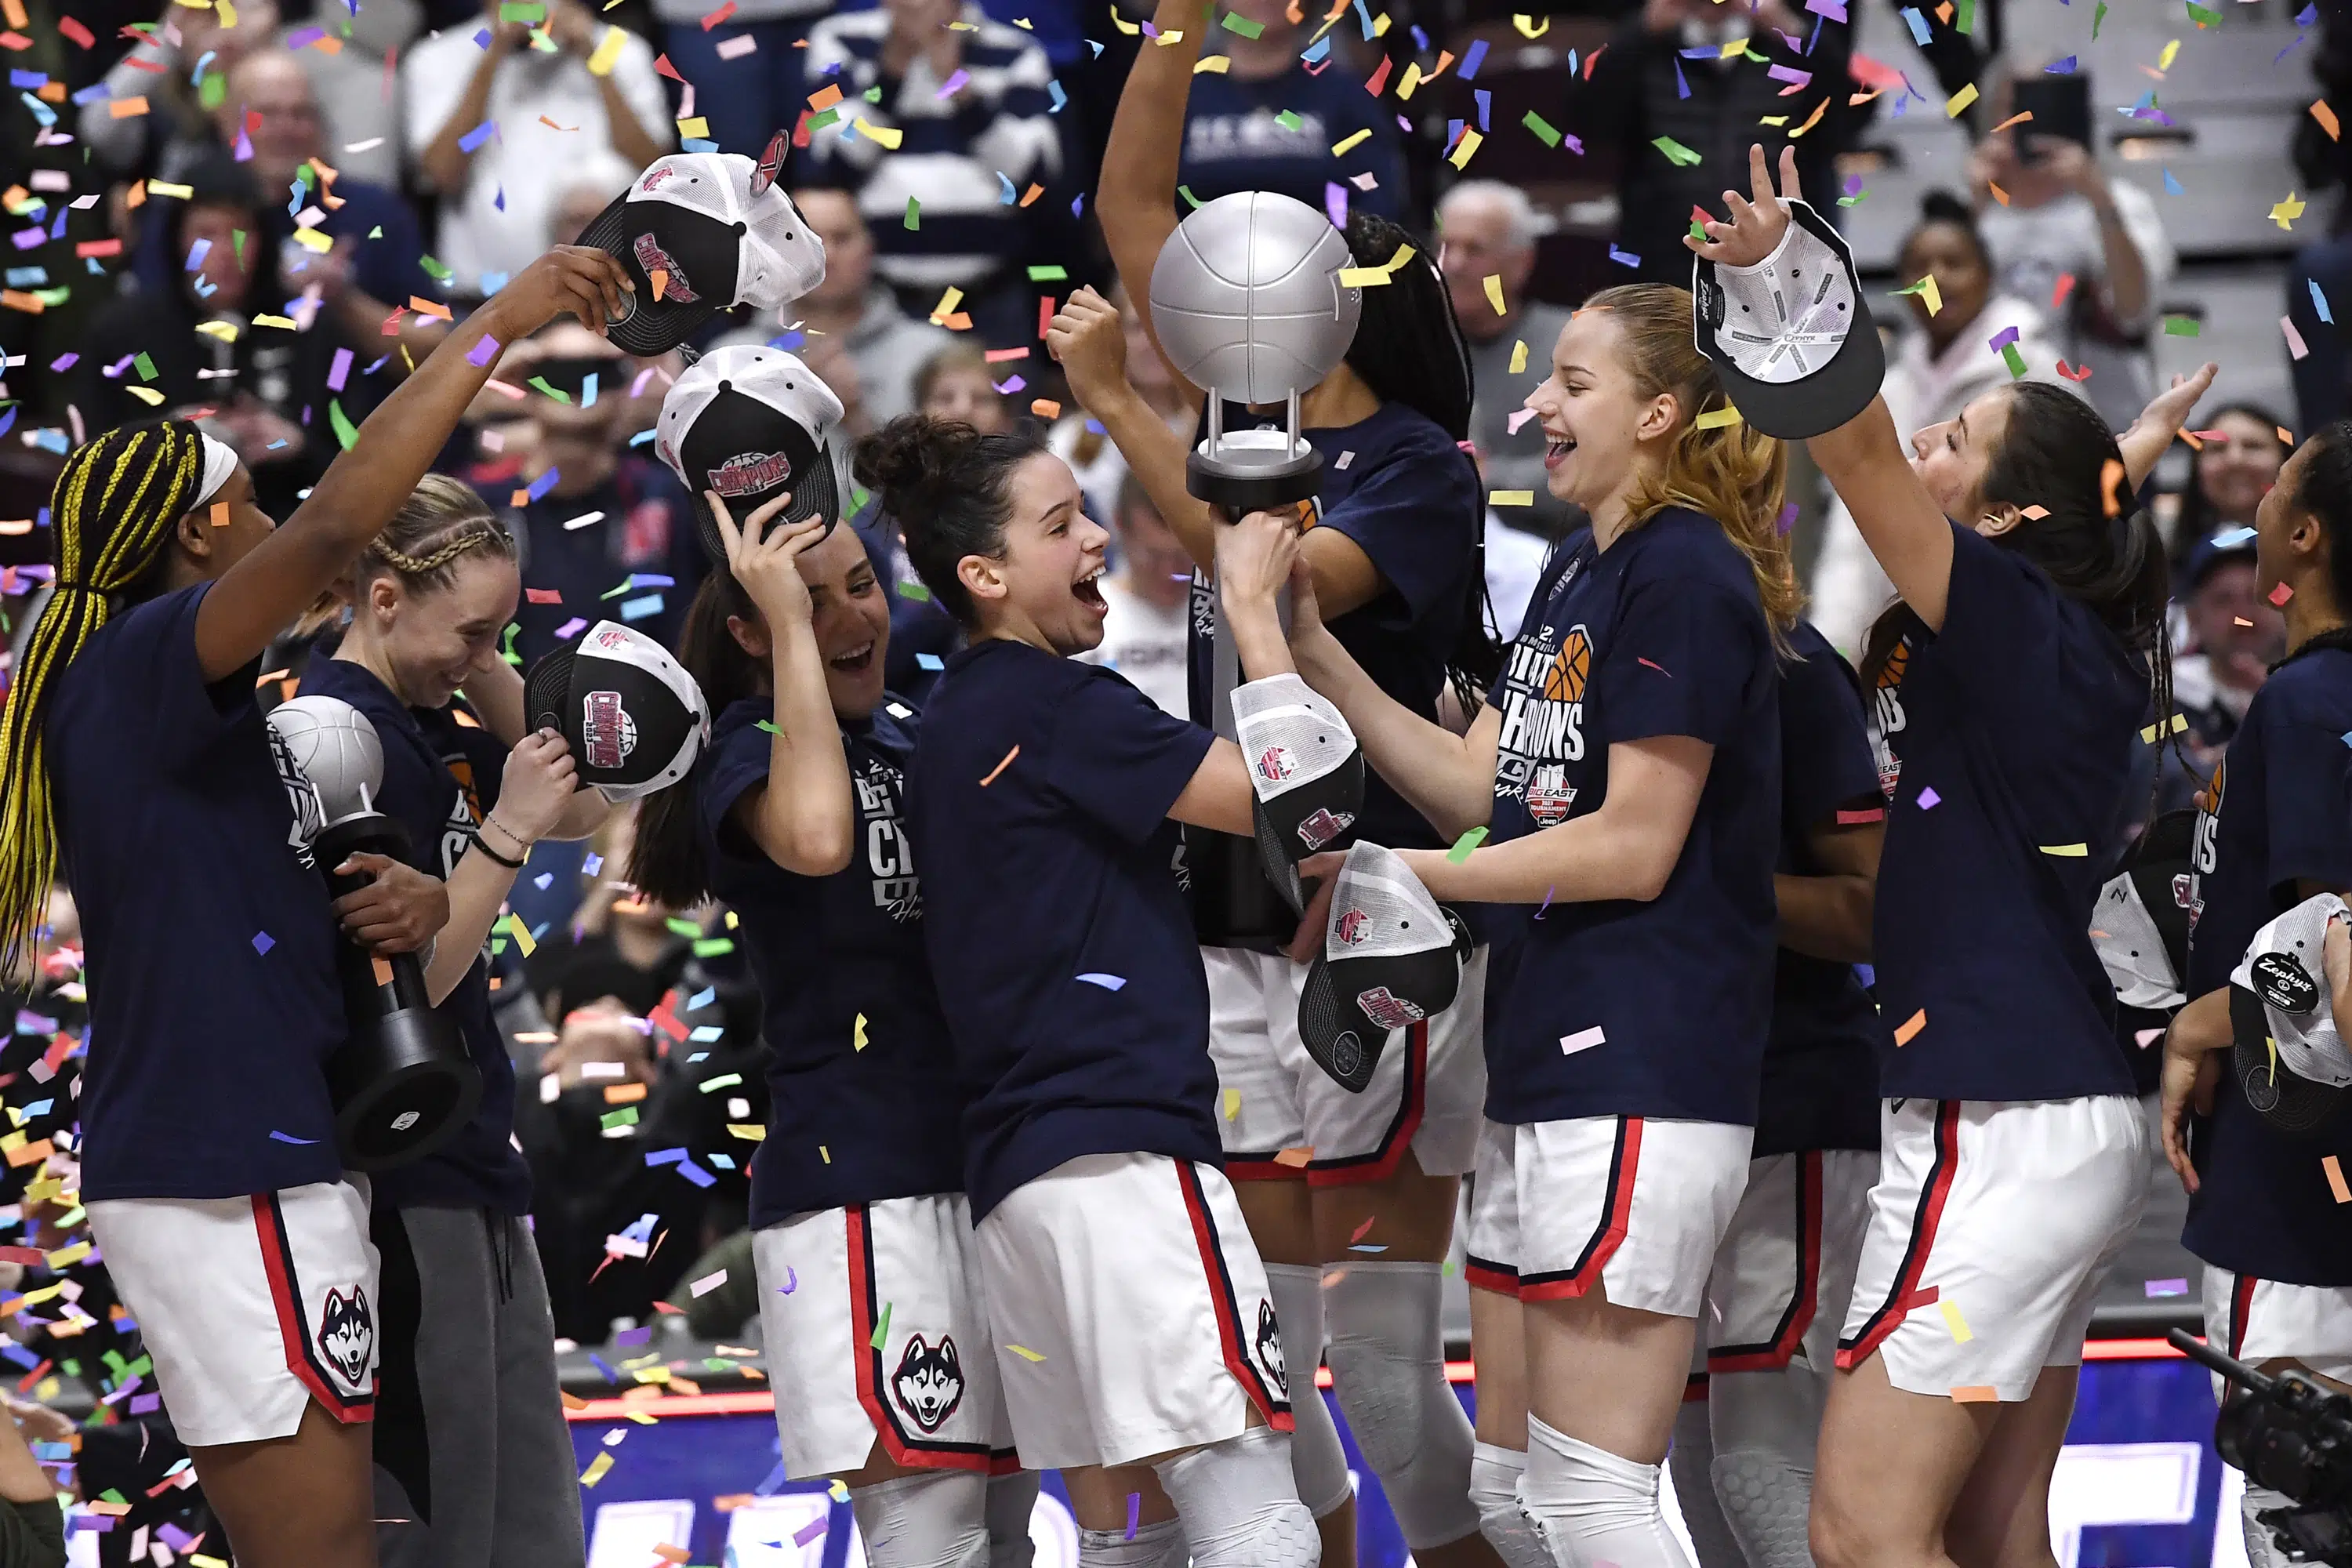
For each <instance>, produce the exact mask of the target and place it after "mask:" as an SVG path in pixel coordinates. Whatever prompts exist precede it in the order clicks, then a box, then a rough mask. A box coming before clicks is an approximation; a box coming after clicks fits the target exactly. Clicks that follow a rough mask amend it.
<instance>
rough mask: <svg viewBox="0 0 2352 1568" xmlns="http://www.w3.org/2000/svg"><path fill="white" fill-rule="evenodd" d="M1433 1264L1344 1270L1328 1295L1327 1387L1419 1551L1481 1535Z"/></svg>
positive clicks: (1465, 1423)
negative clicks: (1448, 1377)
mask: <svg viewBox="0 0 2352 1568" xmlns="http://www.w3.org/2000/svg"><path fill="white" fill-rule="evenodd" d="M1443 1288H1444V1281H1443V1279H1441V1278H1440V1276H1439V1271H1438V1266H1437V1265H1436V1264H1434V1263H1350V1264H1349V1265H1348V1266H1347V1267H1346V1268H1345V1269H1344V1270H1342V1271H1340V1272H1339V1273H1338V1274H1336V1275H1334V1277H1333V1281H1332V1284H1331V1286H1330V1288H1329V1289H1328V1290H1326V1291H1325V1292H1324V1295H1325V1302H1326V1304H1325V1310H1326V1311H1327V1312H1328V1314H1329V1317H1330V1321H1331V1384H1332V1387H1333V1389H1334V1391H1335V1392H1337V1393H1338V1394H1339V1408H1340V1409H1341V1410H1343V1411H1345V1412H1346V1413H1347V1415H1348V1427H1349V1430H1350V1431H1352V1432H1353V1433H1355V1435H1356V1447H1357V1448H1358V1449H1360V1451H1361V1452H1362V1454H1363V1456H1364V1462H1365V1463H1366V1464H1368V1465H1370V1466H1371V1468H1372V1471H1373V1473H1374V1474H1375V1475H1377V1476H1379V1477H1380V1478H1381V1491H1382V1492H1383V1493H1385V1494H1386V1495H1387V1497H1388V1501H1389V1509H1390V1510H1391V1512H1393V1513H1394V1514H1395V1515H1396V1520H1397V1527H1398V1529H1399V1530H1401V1531H1402V1532H1403V1534H1404V1541H1405V1544H1406V1545H1407V1546H1409V1547H1411V1548H1412V1549H1413V1550H1414V1551H1416V1552H1425V1551H1427V1550H1428V1549H1430V1548H1431V1547H1433V1546H1443V1545H1444V1544H1446V1543H1447V1542H1453V1541H1459V1540H1461V1539H1462V1538H1463V1537H1465V1536H1466V1535H1474V1534H1475V1533H1477V1531H1478V1528H1479V1519H1478V1510H1477V1508H1476V1507H1475V1505H1474V1504H1473V1503H1472V1502H1471V1501H1470V1455H1471V1449H1472V1447H1474V1440H1473V1438H1472V1436H1471V1432H1470V1418H1469V1416H1467V1415H1465V1414H1463V1410H1462V1405H1461V1402H1460V1401H1459V1400H1457V1399H1455V1398H1454V1390H1453V1389H1452V1388H1451V1387H1449V1386H1448V1385H1447V1384H1446V1381H1445V1341H1444V1332H1443V1331H1442V1330H1441V1329H1440V1327H1439V1323H1438V1314H1439V1311H1440V1306H1439V1298H1440V1292H1441V1291H1442V1289H1443Z"/></svg>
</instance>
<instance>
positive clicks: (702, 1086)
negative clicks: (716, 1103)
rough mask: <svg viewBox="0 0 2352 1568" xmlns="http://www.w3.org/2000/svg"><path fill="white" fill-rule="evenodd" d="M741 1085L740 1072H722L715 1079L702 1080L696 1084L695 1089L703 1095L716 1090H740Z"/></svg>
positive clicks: (741, 1076)
mask: <svg viewBox="0 0 2352 1568" xmlns="http://www.w3.org/2000/svg"><path fill="white" fill-rule="evenodd" d="M742 1083H743V1075H742V1074H741V1073H740V1072H723V1073H720V1074H719V1076H718V1077H717V1078H707V1079H703V1080H702V1081H701V1082H700V1083H699V1084H697V1085H696V1086H695V1087H696V1088H697V1089H699V1090H700V1091H701V1092H702V1093H704V1094H709V1093H711V1092H712V1091H714V1090H716V1089H740V1088H741V1087H742Z"/></svg>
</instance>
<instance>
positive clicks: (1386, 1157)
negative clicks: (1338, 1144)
mask: <svg viewBox="0 0 2352 1568" xmlns="http://www.w3.org/2000/svg"><path fill="white" fill-rule="evenodd" d="M1428 1108H1429V1021H1428V1020H1427V1019H1426V1018H1424V1019H1423V1020H1422V1021H1421V1022H1419V1023H1417V1024H1413V1025H1411V1026H1408V1027H1407V1028H1406V1030H1405V1058H1404V1085H1403V1090H1402V1093H1400V1094H1399V1095H1398V1096H1397V1113H1396V1116H1395V1118H1394V1119H1393V1120H1391V1121H1390V1122H1389V1130H1388V1131H1386V1132H1384V1133H1382V1134H1381V1141H1380V1144H1379V1146H1378V1147H1376V1148H1374V1149H1372V1150H1370V1152H1366V1153H1362V1154H1349V1155H1346V1156H1344V1157H1342V1158H1340V1159H1337V1160H1310V1161H1309V1162H1307V1185H1309V1186H1312V1187H1344V1186H1349V1185H1351V1184H1355V1183H1358V1182H1385V1181H1387V1180H1388V1179H1389V1178H1390V1177H1391V1176H1393V1175H1395V1174H1396V1168H1397V1163H1398V1162H1400V1161H1402V1159H1403V1158H1404V1152H1405V1151H1406V1150H1407V1149H1410V1148H1412V1138H1413V1134H1414V1133H1416V1132H1418V1131H1421V1119H1422V1116H1423V1113H1424V1112H1425V1111H1426V1110H1428Z"/></svg>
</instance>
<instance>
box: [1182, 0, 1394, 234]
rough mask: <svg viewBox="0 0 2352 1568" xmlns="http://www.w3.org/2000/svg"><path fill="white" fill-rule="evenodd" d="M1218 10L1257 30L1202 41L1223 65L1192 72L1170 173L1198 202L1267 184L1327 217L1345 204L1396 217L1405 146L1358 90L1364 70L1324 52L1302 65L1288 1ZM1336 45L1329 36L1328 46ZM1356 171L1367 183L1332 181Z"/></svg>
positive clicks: (1247, 2) (1241, 1) (1376, 104)
mask: <svg viewBox="0 0 2352 1568" xmlns="http://www.w3.org/2000/svg"><path fill="white" fill-rule="evenodd" d="M1225 9H1226V10H1227V11H1228V12H1230V13H1231V14H1232V15H1233V16H1234V17H1236V18H1238V19H1240V20H1241V21H1242V22H1244V23H1245V24H1246V23H1255V24H1256V25H1257V26H1260V27H1262V28H1263V29H1264V31H1262V32H1261V33H1259V35H1258V36H1257V37H1255V38H1253V37H1247V36H1246V35H1244V34H1242V33H1237V32H1234V31H1232V30H1230V29H1227V28H1223V27H1219V28H1215V29H1213V31H1212V32H1211V33H1210V34H1209V38H1208V41H1207V42H1206V43H1205V44H1204V45H1203V46H1202V47H1204V48H1205V49H1206V50H1207V51H1208V53H1207V55H1206V56H1205V57H1204V58H1215V57H1216V56H1217V55H1218V54H1219V53H1222V54H1223V57H1224V58H1225V59H1226V60H1227V61H1228V62H1229V63H1228V64H1227V66H1226V68H1224V69H1223V71H1222V72H1217V71H1210V72H1204V73H1202V75H1201V76H1199V77H1196V78H1195V79H1193V82H1192V100H1191V102H1190V103H1189V104H1188V105H1187V106H1186V109H1185V114H1184V161H1183V163H1182V164H1181V173H1180V174H1179V175H1178V178H1179V179H1180V180H1181V182H1182V184H1183V185H1184V188H1185V189H1186V190H1189V191H1191V192H1192V195H1193V196H1194V197H1195V198H1196V199H1198V200H1200V201H1203V202H1213V201H1214V200H1216V199H1217V198H1218V197H1219V196H1222V195H1230V194H1231V193H1233V192H1234V191H1274V192H1276V193H1278V194H1280V195H1286V196H1292V197H1296V198H1297V200H1299V201H1302V202H1305V203H1306V204H1307V205H1308V206H1311V207H1317V208H1327V207H1331V206H1335V205H1336V207H1337V209H1338V210H1337V211H1336V212H1335V213H1334V215H1333V217H1332V222H1333V223H1334V224H1335V225H1340V226H1344V224H1345V218H1346V214H1347V213H1348V212H1349V210H1350V209H1351V208H1353V209H1360V210H1362V211H1365V212H1372V213H1378V214H1379V215H1380V216H1382V217H1385V218H1397V217H1400V216H1402V213H1403V205H1404V202H1405V200H1406V195H1405V171H1404V151H1403V147H1402V142H1401V139H1400V137H1399V134H1398V132H1397V124H1396V121H1394V120H1393V119H1391V117H1390V116H1389V114H1388V113H1387V112H1386V111H1385V110H1383V109H1382V108H1381V100H1378V99H1374V98H1371V97H1368V96H1367V95H1366V94H1365V93H1364V91H1363V87H1362V84H1363V79H1364V75H1365V72H1364V70H1361V69H1357V68H1353V67H1351V66H1350V65H1349V64H1345V63H1339V64H1335V63H1334V62H1333V60H1332V58H1331V57H1329V56H1326V57H1325V58H1324V60H1323V62H1322V65H1321V68H1319V69H1309V68H1308V67H1307V63H1306V62H1305V61H1304V60H1302V59H1300V58H1298V57H1299V52H1300V51H1301V50H1302V49H1304V48H1305V47H1307V42H1306V39H1305V37H1303V36H1302V32H1303V29H1302V26H1301V25H1300V23H1299V22H1298V21H1297V19H1296V18H1297V17H1298V16H1302V15H1304V13H1303V12H1301V11H1299V10H1298V9H1297V7H1296V6H1292V5H1286V0H1233V3H1232V4H1230V5H1227V6H1226V7H1225ZM1319 19H1320V18H1319V17H1318V20H1319ZM1204 25H1205V24H1204ZM1332 47H1333V52H1334V53H1335V54H1336V53H1338V52H1339V51H1340V50H1341V49H1342V48H1343V47H1345V39H1344V37H1342V36H1339V35H1334V36H1333V44H1332ZM1358 132H1370V133H1371V134H1370V136H1369V137H1368V138H1366V139H1365V140H1364V141H1362V142H1358V143H1357V144H1356V145H1355V146H1353V147H1351V148H1349V150H1348V152H1347V153H1345V154H1344V155H1343V156H1342V157H1341V158H1339V159H1337V160H1335V159H1334V158H1333V157H1332V155H1331V149H1332V147H1333V146H1334V145H1335V144H1337V143H1339V142H1345V141H1347V140H1348V139H1349V138H1350V137H1352V136H1354V135H1356V134H1357V133H1358ZM1358 175H1367V176H1369V177H1370V188H1369V189H1366V188H1365V187H1363V186H1360V185H1355V184H1349V185H1345V186H1340V185H1335V184H1332V182H1335V181H1339V180H1350V181H1352V179H1353V178H1354V177H1355V176H1358ZM1333 190H1338V191H1339V195H1338V197H1337V198H1336V199H1334V198H1332V197H1330V196H1329V195H1328V193H1329V192H1331V191H1333Z"/></svg>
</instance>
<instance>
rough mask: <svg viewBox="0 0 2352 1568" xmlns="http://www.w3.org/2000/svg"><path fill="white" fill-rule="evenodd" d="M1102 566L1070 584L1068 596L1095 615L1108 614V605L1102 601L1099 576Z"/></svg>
mask: <svg viewBox="0 0 2352 1568" xmlns="http://www.w3.org/2000/svg"><path fill="white" fill-rule="evenodd" d="M1103 571H1104V568H1103V567H1101V566H1097V567H1096V568H1095V569H1094V570H1093V571H1091V572H1089V573H1087V574H1086V575H1085V576H1083V577H1081V578H1079V579H1078V580H1077V581H1076V583H1074V584H1071V585H1070V596H1071V597H1072V598H1074V599H1076V600H1077V602H1078V603H1079V604H1081V605H1085V606H1086V607H1087V609H1089V610H1092V611H1093V612H1094V613H1095V614H1096V615H1098V616H1101V615H1108V614H1109V613H1110V606H1109V605H1107V604H1105V603H1104V602H1103V596H1102V587H1101V582H1100V580H1101V577H1102V574H1103Z"/></svg>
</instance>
